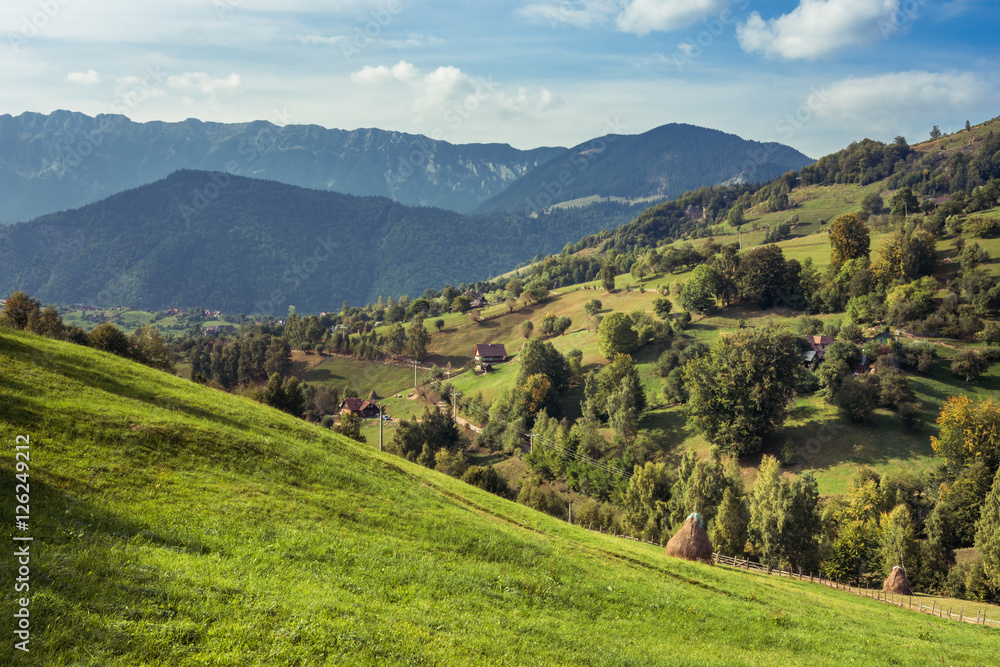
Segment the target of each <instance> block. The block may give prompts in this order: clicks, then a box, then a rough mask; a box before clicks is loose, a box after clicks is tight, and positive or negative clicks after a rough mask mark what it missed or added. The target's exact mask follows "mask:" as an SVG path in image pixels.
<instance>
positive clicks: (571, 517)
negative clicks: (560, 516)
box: [569, 500, 573, 523]
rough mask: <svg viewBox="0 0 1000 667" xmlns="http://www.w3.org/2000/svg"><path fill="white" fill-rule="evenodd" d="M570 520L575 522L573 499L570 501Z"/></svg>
mask: <svg viewBox="0 0 1000 667" xmlns="http://www.w3.org/2000/svg"><path fill="white" fill-rule="evenodd" d="M569 522H570V523H573V501H572V500H571V501H569Z"/></svg>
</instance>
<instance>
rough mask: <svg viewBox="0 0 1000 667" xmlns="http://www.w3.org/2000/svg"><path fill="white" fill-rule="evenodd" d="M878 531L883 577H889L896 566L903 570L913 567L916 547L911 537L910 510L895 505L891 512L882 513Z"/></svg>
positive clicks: (904, 506) (911, 521) (903, 506)
mask: <svg viewBox="0 0 1000 667" xmlns="http://www.w3.org/2000/svg"><path fill="white" fill-rule="evenodd" d="M879 529H880V536H879V537H880V539H879V546H880V547H881V552H882V568H883V571H884V573H885V575H886V576H889V574H891V573H892V568H893V567H896V566H897V565H898V566H899V567H902V568H904V569H906V568H907V567H908V566H910V565H913V564H914V563H915V561H916V557H917V545H916V542H915V541H914V537H913V520H912V519H911V518H910V508H909V507H907V506H906V505H905V504H904V505H896V507H895V508H893V510H892V512H890V513H888V514H886V513H883V514H882V518H881V521H880V522H879Z"/></svg>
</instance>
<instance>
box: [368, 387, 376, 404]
mask: <svg viewBox="0 0 1000 667" xmlns="http://www.w3.org/2000/svg"><path fill="white" fill-rule="evenodd" d="M368 400H369V401H377V400H378V394H376V393H375V390H374V389H372V393H370V394H368Z"/></svg>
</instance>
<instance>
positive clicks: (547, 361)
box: [515, 338, 571, 391]
mask: <svg viewBox="0 0 1000 667" xmlns="http://www.w3.org/2000/svg"><path fill="white" fill-rule="evenodd" d="M517 361H518V368H517V379H516V380H515V384H517V385H523V384H524V383H525V381H526V380H527V378H528V377H529V376H532V375H544V376H545V377H546V378H548V379H549V381H550V383H551V384H552V387H553V389H555V390H556V391H562V390H564V389H566V388H567V387H568V386H569V381H570V377H571V373H570V368H569V362H567V361H566V357H564V356H563V355H562V354H561V353H560V352H559V350H557V349H556V348H555V346H553V345H552V343H549V342H546V341H542V340H539V339H537V338H532V339H530V340H528V341H527V342H526V343H525V344H524V345H523V346H522V347H521V351H520V352H519V353H518V355H517Z"/></svg>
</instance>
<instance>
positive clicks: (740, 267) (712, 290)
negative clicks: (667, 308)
mask: <svg viewBox="0 0 1000 667" xmlns="http://www.w3.org/2000/svg"><path fill="white" fill-rule="evenodd" d="M705 250H706V253H708V252H711V251H714V252H711V255H709V256H706V258H705V262H704V263H703V264H699V265H698V266H697V267H695V270H694V271H693V272H692V273H691V276H690V277H689V278H688V279H687V281H686V282H685V283H684V285H683V287H682V288H681V291H680V295H679V301H680V305H681V307H682V308H683V309H685V310H689V311H692V312H698V313H704V312H707V311H709V310H711V309H713V308H715V307H716V306H717V305H718V304H720V303H721V304H722V305H724V306H729V305H732V304H733V303H736V302H738V301H746V302H748V303H752V304H755V305H757V306H759V307H761V308H770V307H773V306H779V305H783V306H787V307H791V308H801V307H803V306H805V305H806V304H808V303H809V302H810V301H811V300H812V299H813V298H814V295H815V293H816V292H817V291H818V290H819V289H820V287H821V276H820V274H819V271H818V270H816V269H815V267H813V264H812V261H811V259H806V261H805V263H801V264H800V263H799V261H798V260H795V259H789V260H786V259H785V256H784V253H783V252H782V250H781V248H780V247H778V246H776V245H763V246H758V247H756V248H753V249H751V250H749V251H748V252H745V253H741V252H740V251H739V248H738V246H736V245H735V244H730V245H726V246H721V247H720V246H718V244H713V243H707V244H706V245H705Z"/></svg>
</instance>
